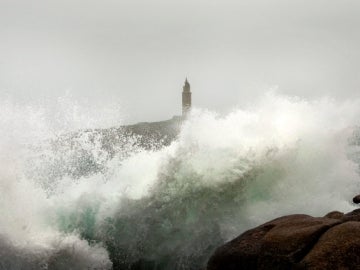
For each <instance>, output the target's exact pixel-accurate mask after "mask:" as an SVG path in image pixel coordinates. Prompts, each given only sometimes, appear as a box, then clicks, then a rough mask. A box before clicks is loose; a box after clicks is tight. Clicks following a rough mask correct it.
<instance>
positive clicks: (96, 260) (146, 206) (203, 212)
mask: <svg viewBox="0 0 360 270" xmlns="http://www.w3.org/2000/svg"><path fill="white" fill-rule="evenodd" d="M359 108H360V106H359V101H356V100H355V101H351V102H342V103H341V102H335V101H333V100H331V99H326V98H324V99H321V100H317V101H307V100H302V99H299V98H289V97H284V96H279V95H276V94H273V93H269V94H267V95H265V96H264V97H262V98H261V99H260V100H259V101H258V102H257V104H254V105H253V106H251V107H249V108H245V109H237V110H234V111H233V112H232V113H230V114H228V115H225V116H219V115H217V114H216V113H213V112H211V111H208V110H200V109H197V110H196V109H195V110H194V111H193V112H192V115H191V116H190V117H189V119H188V120H187V121H185V122H184V123H183V125H182V128H181V132H180V133H179V135H178V136H177V138H176V139H174V140H173V142H172V143H171V144H170V145H168V146H164V147H162V148H160V149H159V147H153V148H151V147H150V148H149V147H144V146H143V145H142V144H139V143H136V142H137V141H138V140H139V138H136V137H135V138H134V137H132V136H130V135H129V134H125V133H122V131H121V130H119V129H114V132H115V133H116V136H112V138H113V140H114V141H113V142H112V145H113V146H114V147H113V148H111V149H115V150H114V151H113V152H112V153H111V154H109V148H106V147H105V148H104V147H103V143H102V142H103V139H102V136H101V134H103V133H101V132H100V133H99V130H96V129H95V128H96V127H94V129H90V130H89V129H87V130H86V131H85V130H83V131H82V129H80V128H79V129H78V130H77V131H76V134H78V136H77V137H76V138H75V142H74V137H72V136H67V135H66V136H67V137H66V138H67V139H66V140H63V141H62V144H65V146H64V145H63V146H64V147H65V148H64V149H68V150H69V151H70V152H71V151H73V152H72V154H71V155H70V157H69V156H66V153H69V152H67V150H66V151H65V152H66V153H65V155H64V153H63V152H62V151H60V152H59V151H54V148H53V146H54V144H51V143H49V140H48V139H49V138H48V137H46V135H47V134H46V130H47V129H46V123H43V122H42V121H38V120H39V119H38V120H37V121H35V122H36V123H37V126H39V127H40V128H39V132H38V131H36V130H35V131H34V127H33V126H32V125H25V124H20V123H21V122H20V123H19V121H25V122H27V121H28V120H27V114H21V113H20V114H18V115H17V114H15V115H17V117H16V119H12V120H11V121H10V120H9V121H8V122H7V124H6V125H2V127H0V129H2V130H1V132H2V134H4V136H3V138H5V139H4V141H3V142H2V144H1V145H3V148H2V149H3V152H2V153H3V155H2V157H3V163H2V164H7V163H6V162H8V164H9V166H4V167H3V168H2V171H1V174H2V176H3V177H2V178H1V188H2V194H4V195H5V196H2V198H1V212H2V213H4V215H3V218H2V220H1V222H0V225H1V227H0V228H1V235H2V236H3V237H2V238H1V239H3V240H2V241H1V243H2V245H3V246H4V249H3V250H4V251H3V253H2V254H6V255H1V256H2V257H3V258H5V256H6V257H7V258H14V257H11V255H10V254H14V253H17V254H21V255H20V256H19V257H20V258H21V259H20V260H15V259H10V260H8V263H11V262H13V263H14V264H12V265H11V264H8V265H9V267H8V269H11V268H12V269H23V268H24V267H22V265H21V264H19V265H17V264H16V263H18V262H19V261H20V262H23V265H25V264H29V265H31V267H33V268H34V269H36V268H37V269H39V266H41V267H45V268H44V269H70V268H73V269H75V268H76V269H88V268H89V267H90V269H91V267H93V269H108V268H110V267H111V263H112V265H113V268H114V269H199V268H201V267H203V266H204V264H205V263H206V260H207V259H208V257H209V255H210V254H211V252H212V251H213V250H214V249H215V248H216V247H217V246H219V245H220V244H222V243H223V242H224V241H227V240H229V239H231V238H232V237H234V236H236V235H238V234H240V233H241V232H243V231H244V230H246V229H248V228H250V227H252V226H255V225H257V224H259V223H261V222H264V221H266V220H268V219H271V218H275V217H277V216H279V215H284V214H291V213H306V214H311V215H324V214H326V212H328V211H332V210H335V209H336V210H340V211H347V210H350V209H352V208H353V205H352V204H351V202H350V199H351V198H352V196H353V195H354V194H356V193H357V192H358V190H359V176H358V164H357V163H356V162H355V160H356V157H357V151H358V149H357V148H358V146H357V145H356V144H354V143H351V144H349V138H351V137H352V135H353V132H354V130H356V126H357V125H358V119H359V116H360V109H359ZM11 110H15V111H17V109H11V108H10V109H9V108H8V112H7V113H5V115H6V116H7V117H10V116H9V115H8V114H9V113H10V112H11ZM35 115H36V114H35ZM10 118H11V117H10ZM40 118H41V117H40ZM34 119H36V117H35V118H34ZM97 121H98V122H99V119H98V120H97ZM13 123H14V125H18V128H20V127H21V128H24V127H25V128H26V129H29V133H26V134H23V133H21V132H20V133H19V134H20V135H19V134H16V133H14V132H10V133H11V136H6V134H8V133H9V130H17V128H15V129H11V125H12V124H13ZM4 126H5V127H6V128H4V129H3V127H4ZM31 131H33V132H31ZM44 133H45V134H44ZM28 134H33V135H32V137H36V140H34V139H31V140H29V139H28V138H27V135H28ZM34 134H35V135H34ZM37 134H40V136H37ZM62 134H65V133H62ZM99 134H100V135H99ZM17 136H19V138H22V137H24V138H25V139H26V140H22V139H21V141H26V145H24V144H17V142H16V139H17ZM129 136H130V138H128V137H129ZM10 137H11V138H12V139H11V140H7V139H6V138H10ZM56 137H58V136H55V138H56ZM14 138H15V140H14ZM79 138H81V139H79ZM52 139H54V138H52ZM54 141H56V139H54ZM120 141H121V142H124V141H126V142H130V143H125V144H124V145H126V147H125V148H126V153H125V154H124V152H123V151H125V150H124V149H125V148H123V147H116V145H121V143H120V144H119V142H120ZM74 143H75V145H76V147H75V148H74V147H69V148H67V147H68V145H67V144H69V145H70V146H71V145H74ZM16 145H19V147H15V146H16ZM34 145H37V146H38V147H34ZM14 147H15V148H16V149H18V150H19V151H20V153H21V155H19V154H16V153H17V151H8V152H6V151H7V149H9V148H11V149H14ZM5 153H6V154H5ZM60 153H61V154H60ZM349 153H350V154H349ZM59 155H60V156H61V158H60V159H59ZM44 157H46V158H45V159H46V161H47V162H44V160H43V159H44ZM49 157H50V158H49ZM65 157H66V158H65ZM349 157H350V158H349ZM70 158H71V160H72V161H71V162H70V163H69V160H67V159H70ZM59 160H62V161H63V162H59ZM84 160H85V161H86V160H91V161H92V162H85V163H84ZM53 161H56V162H57V163H56V164H62V165H63V167H60V169H59V168H58V166H54V163H53ZM14 162H15V163H14ZM14 164H16V166H15V165H14ZM29 164H31V166H30V167H31V169H29ZM79 164H82V165H81V166H82V167H81V168H82V169H81V170H79ZM83 164H87V165H86V166H83ZM94 164H100V165H101V167H99V168H100V169H99V168H97V169H94V168H93V167H92V166H95V165H94ZM49 168H58V169H59V170H58V171H57V172H56V174H54V173H53V172H54V170H53V169H49ZM62 170H64V171H65V172H64V171H62ZM69 171H70V172H73V171H76V172H77V173H76V174H72V173H68V172H69ZM82 174H83V175H82ZM54 175H56V177H54ZM54 178H56V181H55V180H54ZM39 179H41V181H39ZM44 182H45V185H44ZM49 190H50V192H49ZM56 243H57V244H56ZM59 243H60V244H59ZM33 250H36V252H33ZM4 252H5V253H4ZM54 258H55V259H54ZM110 260H111V263H110ZM15 261H16V262H15ZM54 261H55V262H57V264H54V263H53V262H54ZM52 263H53V264H52ZM21 267H22V268H21ZM46 267H47V268H46Z"/></svg>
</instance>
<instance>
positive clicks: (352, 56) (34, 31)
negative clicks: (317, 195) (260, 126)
mask: <svg viewBox="0 0 360 270" xmlns="http://www.w3.org/2000/svg"><path fill="white" fill-rule="evenodd" d="M359 26H360V1H358V0H352V1H350V0H337V1H336V0H312V1H310V0H237V1H230V0H207V1H205V0H181V1H180V0H176V1H174V0H131V1H130V0H129V1H125V0H117V1H116V0H102V1H93V0H71V1H70V0H43V1H40V0H0V38H1V39H0V92H1V94H0V97H4V96H10V97H11V98H14V99H16V100H33V101H34V100H37V99H44V98H46V99H49V100H51V99H56V97H58V96H62V95H64V93H65V92H66V91H68V92H70V93H71V95H72V96H73V97H74V98H75V99H84V98H85V99H88V100H89V102H92V103H99V104H103V106H106V104H108V103H109V102H118V103H119V106H121V108H122V110H123V111H124V112H125V114H126V115H125V119H126V121H127V122H137V121H153V120H161V119H167V118H169V117H171V116H172V115H175V114H180V111H181V108H180V95H181V88H182V85H183V81H184V79H185V76H188V78H189V81H190V83H191V85H192V91H193V103H194V104H195V106H198V107H203V108H209V109H211V110H217V111H221V112H224V111H228V110H231V109H232V108H234V107H237V106H239V105H240V106H241V105H244V104H246V103H248V102H251V101H253V100H254V99H256V98H257V97H258V96H259V95H261V94H262V93H263V92H264V91H265V90H267V89H268V88H269V87H272V86H278V87H279V92H280V93H285V94H289V95H299V96H304V97H308V98H313V97H318V96H324V95H328V96H334V97H336V98H346V97H349V96H350V97H357V96H358V95H359V88H360V51H359V48H360V31H359Z"/></svg>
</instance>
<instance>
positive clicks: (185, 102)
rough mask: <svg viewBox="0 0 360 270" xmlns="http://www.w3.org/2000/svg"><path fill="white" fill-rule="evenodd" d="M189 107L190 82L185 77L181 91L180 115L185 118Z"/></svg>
mask: <svg viewBox="0 0 360 270" xmlns="http://www.w3.org/2000/svg"><path fill="white" fill-rule="evenodd" d="M190 109H191V91H190V84H189V82H188V80H187V78H186V80H185V84H184V86H183V92H182V116H183V118H185V117H186V116H187V115H188V113H189V112H190Z"/></svg>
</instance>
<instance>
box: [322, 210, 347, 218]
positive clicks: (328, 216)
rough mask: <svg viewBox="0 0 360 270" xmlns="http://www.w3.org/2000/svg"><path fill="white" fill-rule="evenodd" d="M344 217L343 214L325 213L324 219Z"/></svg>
mask: <svg viewBox="0 0 360 270" xmlns="http://www.w3.org/2000/svg"><path fill="white" fill-rule="evenodd" d="M343 216H344V213H342V212H339V211H332V212H330V213H327V214H326V215H325V216H324V217H326V218H333V219H341V218H342V217H343Z"/></svg>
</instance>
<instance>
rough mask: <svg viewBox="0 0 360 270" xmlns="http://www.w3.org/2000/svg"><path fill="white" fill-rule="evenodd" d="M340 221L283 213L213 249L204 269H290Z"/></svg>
mask: <svg viewBox="0 0 360 270" xmlns="http://www.w3.org/2000/svg"><path fill="white" fill-rule="evenodd" d="M340 223H341V222H340V221H339V220H336V219H332V218H326V217H324V218H315V217H311V216H307V215H290V216H284V217H281V218H278V219H275V220H272V221H270V222H267V223H265V224H263V225H261V226H259V227H257V228H254V229H252V230H249V231H247V232H245V233H243V234H242V235H240V236H239V237H237V238H235V239H234V240H232V241H231V242H229V243H227V244H225V245H224V246H222V247H220V248H219V249H217V250H216V251H215V253H214V255H213V256H212V257H211V258H210V260H209V263H208V266H207V269H208V270H235V269H291V268H293V267H296V265H297V263H299V262H300V261H301V260H302V259H303V258H304V257H305V256H306V255H307V254H308V252H309V250H311V248H312V247H313V246H314V244H315V243H316V242H317V241H318V239H319V238H320V236H321V235H322V234H323V233H324V232H326V231H327V230H328V229H330V228H331V227H333V226H335V225H337V224H340Z"/></svg>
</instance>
